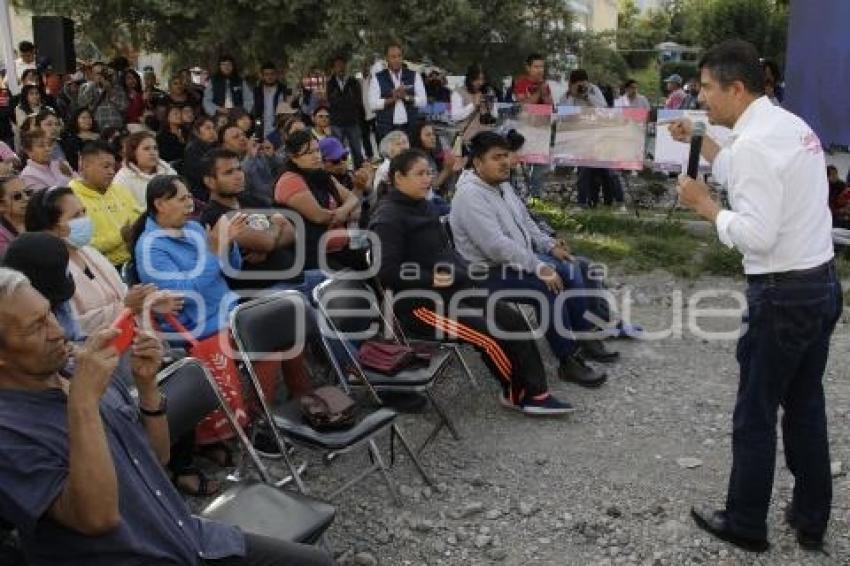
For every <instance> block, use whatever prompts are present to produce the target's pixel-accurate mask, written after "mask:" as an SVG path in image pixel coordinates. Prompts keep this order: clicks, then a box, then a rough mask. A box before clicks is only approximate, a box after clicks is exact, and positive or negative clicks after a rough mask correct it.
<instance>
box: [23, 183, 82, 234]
mask: <svg viewBox="0 0 850 566" xmlns="http://www.w3.org/2000/svg"><path fill="white" fill-rule="evenodd" d="M73 194H74V191H72V190H71V189H70V188H68V187H49V188H45V189H40V190H38V191H36V192H35V193H34V194H33V195H32V197H31V198H30V200H29V202H28V203H27V210H26V212H25V213H24V226H26V229H27V232H43V231H45V230H52V229H53V228H55V227H56V225H57V224H59V218H61V217H62V209H61V208H60V207H59V201H60V200H62V197H65V196H68V195H73Z"/></svg>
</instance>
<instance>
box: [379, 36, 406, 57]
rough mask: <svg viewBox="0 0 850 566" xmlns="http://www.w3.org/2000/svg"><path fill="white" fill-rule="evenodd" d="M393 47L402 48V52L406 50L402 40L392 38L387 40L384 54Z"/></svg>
mask: <svg viewBox="0 0 850 566" xmlns="http://www.w3.org/2000/svg"><path fill="white" fill-rule="evenodd" d="M393 47H398V48H399V49H401V50H402V52H403V51H404V47H402V46H401V42H400V41H399V40H397V39H391V40H389V41H388V42H387V45H386V47H385V48H384V54H386V53H389V52H390V49H392V48H393Z"/></svg>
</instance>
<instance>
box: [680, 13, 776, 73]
mask: <svg viewBox="0 0 850 566" xmlns="http://www.w3.org/2000/svg"><path fill="white" fill-rule="evenodd" d="M682 14H683V20H684V22H685V24H684V30H683V34H682V35H683V38H684V39H685V40H687V41H689V42H691V43H695V44H698V45H700V46H701V47H705V48H709V47H711V46H712V45H715V44H717V43H720V42H721V41H724V40H726V39H744V40H746V41H749V42H750V43H752V44H753V45H755V46H756V48H757V49H758V50H759V51H760V52H761V53H762V54H763V55H764V56H765V57H769V58H772V59H776V60H780V61H781V60H783V59H784V56H785V47H786V42H787V34H788V2H787V1H783V0H687V1H686V2H685V3H684V5H683V6H682Z"/></svg>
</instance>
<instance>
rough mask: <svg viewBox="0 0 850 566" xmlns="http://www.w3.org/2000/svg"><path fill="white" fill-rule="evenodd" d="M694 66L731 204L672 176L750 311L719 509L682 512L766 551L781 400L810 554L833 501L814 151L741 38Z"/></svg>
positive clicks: (833, 308)
mask: <svg viewBox="0 0 850 566" xmlns="http://www.w3.org/2000/svg"><path fill="white" fill-rule="evenodd" d="M700 69H701V74H702V76H701V83H702V89H701V91H700V103H702V104H704V105H705V106H706V108H707V110H708V117H709V120H710V121H711V122H712V123H714V124H720V125H722V126H726V127H728V128H732V136H731V138H730V142H729V143H728V145H727V146H726V147H720V146H718V145H717V143H715V142H714V141H713V140H711V139H710V138H705V139H704V141H703V145H702V155H703V156H704V157H705V158H706V159H707V160H708V161H710V162H711V163H712V173H713V175H714V176H715V177H716V178H717V180H718V181H719V182H720V183H722V184H723V185H724V186H725V187H726V189H727V190H728V192H729V202H730V205H731V210H724V209H722V208H721V207H720V206H719V205H718V204H717V203H716V202H715V201H714V200H712V198H711V196H710V193H709V189H708V187H707V186H706V185H705V184H704V183H702V182H700V181H696V180H694V179H691V178H689V177H686V176H682V177H680V180H679V199H680V202H681V203H682V204H683V205H685V206H687V207H689V208H691V209H693V210H694V211H696V212H697V213H698V214H700V215H701V216H703V217H705V218H707V219H708V220H710V221H711V222H713V223H714V224H715V225H716V227H717V233H718V236H719V237H720V240H721V241H722V242H723V243H724V244H726V245H727V246H729V247H735V248H737V249H738V250H739V251H740V252H741V253H742V254H743V255H744V271H745V272H746V274H747V282H748V288H747V303H748V312H747V315H745V318H744V322H745V326H744V330H745V332H744V334H743V335H742V336H741V338H740V341H739V343H738V350H737V357H738V361H739V363H740V366H741V372H740V384H739V387H738V398H737V402H736V405H735V414H734V418H733V433H732V472H731V477H730V480H729V491H728V494H727V499H726V506H725V509H723V510H720V511H713V510H710V509H707V508H704V507H701V506H695V507H694V508H693V509H692V510H691V514H692V516H693V518H694V520H695V521H696V523H697V525H698V526H700V527H701V528H703V529H705V530H706V531H708V532H710V533H712V534H713V535H715V536H717V537H719V538H721V539H723V540H726V541H729V542H731V543H733V544H736V545H738V546H740V547H742V548H744V549H746V550H750V551H756V552H762V551H765V550H767V548H768V547H769V544H768V542H767V526H766V519H767V512H768V506H769V504H770V496H771V491H772V488H773V475H774V467H775V460H776V421H777V412H778V408H779V406H780V405H781V406H782V408H783V419H782V438H783V442H784V446H785V459H786V462H787V464H788V467H789V469H790V470H791V473H792V474H793V476H794V492H793V493H794V495H793V498H792V501H791V502H790V503H789V506H788V510H787V512H786V520H787V521H788V522H789V524H790V525H791V527H792V528H793V529H794V530H795V531H796V533H797V540H798V542H799V543H800V545H801V546H803V547H804V548H807V549H819V548H821V547H822V544H823V537H824V533H825V532H826V528H827V524H828V521H829V513H830V505H831V500H832V478H831V474H830V461H829V442H828V436H827V425H826V411H825V400H824V391H823V384H822V379H823V374H824V369H825V367H826V363H827V357H828V354H829V342H830V336H831V334H832V330H833V328H834V326H835V323H836V321H837V319H838V317H839V315H840V312H841V308H842V307H841V305H842V293H841V287H840V284H839V283H838V280H837V277H836V273H835V264H834V262H833V248H832V238H831V223H830V213H829V209H828V207H827V195H828V190H829V189H828V186H827V180H826V175H825V174H824V171H825V166H826V164H825V160H824V155H823V150H822V147H821V144H820V141H819V140H818V138H817V136H816V135H815V134H814V133H813V132H812V130H811V129H810V128H809V126H808V125H807V124H806V123H805V122H803V121H802V120H801V119H800V118H798V117H797V116H795V115H793V114H791V113H789V112H787V111H785V110H783V109H782V108H778V107H775V106H774V105H773V104H771V102H770V100H769V99H768V98H767V97H766V96H764V74H763V70H762V68H761V64H760V63H759V57H758V52H757V51H756V49H755V47H753V46H752V45H751V44H749V43H746V42H743V41H740V40H733V41H727V42H724V43H722V44H720V45H718V46H716V47H715V48H713V49H712V50H710V51H709V52H708V53H706V55H705V56H704V58H703V60H702V61H701V62H700ZM670 131H671V134H672V135H673V137H674V138H675V139H677V140H679V141H687V140H688V139H689V138H690V133H691V131H692V130H691V125H690V123H689V122H688V121H687V120H683V121H680V122H676V123H674V124H671V125H670Z"/></svg>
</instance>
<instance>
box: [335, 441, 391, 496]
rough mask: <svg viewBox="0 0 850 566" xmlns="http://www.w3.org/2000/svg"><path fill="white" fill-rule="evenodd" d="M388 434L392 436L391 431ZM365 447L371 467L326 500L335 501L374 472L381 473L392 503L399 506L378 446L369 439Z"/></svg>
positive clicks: (388, 471) (388, 470)
mask: <svg viewBox="0 0 850 566" xmlns="http://www.w3.org/2000/svg"><path fill="white" fill-rule="evenodd" d="M390 434H392V429H391V432H390ZM367 446H368V450H369V457H370V458H371V459H372V462H373V463H372V465H371V466H369V467H368V468H366V469H365V470H363V471H361V472H360V473H359V474H357V475H356V476H354V477H353V478H351V479H350V480H348V481H347V482H345V484H344V485H343V486H342V487H340V488H338V489H337V490H336V491H334V492H333V493H331V494H330V495H329V496H328V499H329V500H333V499H336V497H337V496H338V495H339V494H341V493H342V492H344V491H346V490H347V489H348V488H350V487H351V486H353V485H354V484H356V483H358V482H360V480H362V479H364V478H366V477H368V476H369V475H370V474H372V473H374V472H381V475H382V476H383V477H384V481H386V482H387V488H388V489H389V490H390V495H391V496H392V498H393V502H394V503H395V504H396V505H401V498H400V497H399V495H398V491H397V490H396V487H395V482H394V481H393V479H392V476H391V475H390V469H389V468H388V467H387V465H386V463H384V459H383V458H382V457H381V453H380V451H379V450H378V446H377V445H376V444H375V440H374V439H369V441H368V442H367Z"/></svg>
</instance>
